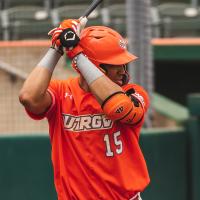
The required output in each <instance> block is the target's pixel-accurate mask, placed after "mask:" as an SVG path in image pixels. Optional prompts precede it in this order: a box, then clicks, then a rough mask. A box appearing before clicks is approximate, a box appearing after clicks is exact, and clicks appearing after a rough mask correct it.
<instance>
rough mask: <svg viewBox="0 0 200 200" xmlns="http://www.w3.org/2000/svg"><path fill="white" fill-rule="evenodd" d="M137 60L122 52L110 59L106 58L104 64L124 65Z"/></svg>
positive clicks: (126, 52)
mask: <svg viewBox="0 0 200 200" xmlns="http://www.w3.org/2000/svg"><path fill="white" fill-rule="evenodd" d="M137 58H138V57H137V56H135V55H133V54H131V53H129V52H128V51H124V52H122V53H120V54H118V55H117V56H114V57H113V58H112V57H110V58H109V59H108V58H107V59H106V63H104V64H110V65H124V64H128V63H130V62H132V61H134V60H136V59H137ZM102 63H103V62H102Z"/></svg>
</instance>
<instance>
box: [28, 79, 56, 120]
mask: <svg viewBox="0 0 200 200" xmlns="http://www.w3.org/2000/svg"><path fill="white" fill-rule="evenodd" d="M56 88H58V83H57V81H51V82H50V84H49V87H48V89H47V92H49V94H50V96H51V99H52V103H51V105H50V107H49V108H48V109H47V110H46V111H45V112H44V113H41V114H34V113H32V112H30V111H29V110H27V109H25V110H26V112H27V114H28V115H29V116H30V117H31V118H32V119H34V120H42V119H44V118H45V117H46V118H49V117H50V116H51V114H52V112H53V111H54V110H55V109H56V91H57V89H56Z"/></svg>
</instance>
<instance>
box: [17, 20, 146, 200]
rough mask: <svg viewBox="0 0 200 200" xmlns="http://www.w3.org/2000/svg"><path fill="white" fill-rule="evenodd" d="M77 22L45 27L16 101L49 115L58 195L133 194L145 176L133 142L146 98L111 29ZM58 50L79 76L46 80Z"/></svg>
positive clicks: (126, 197) (127, 199) (93, 198)
mask: <svg viewBox="0 0 200 200" xmlns="http://www.w3.org/2000/svg"><path fill="white" fill-rule="evenodd" d="M83 21H84V20H81V21H80V20H72V19H69V20H64V21H63V22H62V23H61V24H60V27H59V28H55V29H53V30H52V31H50V33H49V34H50V35H51V36H52V47H51V48H50V49H49V50H48V52H47V53H46V54H45V55H44V57H43V58H42V59H41V61H40V62H39V63H38V65H37V66H36V67H35V68H34V69H33V71H32V72H31V73H30V75H29V76H28V78H27V79H26V81H25V83H24V85H23V87H22V89H21V91H20V95H19V99H20V102H21V103H22V104H23V105H24V107H25V109H26V111H27V113H28V115H29V116H30V117H31V118H33V119H35V120H40V119H43V118H47V120H48V123H49V135H50V141H51V146H52V163H53V169H54V182H55V187H56V192H57V196H58V200H140V199H141V197H140V192H142V191H143V190H144V189H145V188H146V186H147V185H148V184H149V181H150V179H149V175H148V170H147V166H146V163H145V159H144V157H143V154H142V151H141V149H140V147H139V142H138V141H139V135H140V130H141V127H142V124H143V122H144V117H145V113H146V112H147V109H148V107H149V99H148V95H147V93H146V92H145V90H144V89H143V88H142V87H141V86H139V85H136V84H132V83H128V82H129V75H128V72H127V64H128V63H129V62H131V61H134V60H135V59H136V56H134V55H132V54H130V53H129V52H128V51H127V49H126V41H125V40H124V39H123V38H122V37H121V35H120V34H118V33H117V32H116V31H114V30H112V29H110V28H108V27H104V26H91V27H88V28H84V29H83V27H84V23H83ZM82 29H83V30H82ZM66 30H67V32H66V34H65V37H66V38H65V39H66V40H65V42H66V46H67V47H65V48H62V45H61V43H62V41H61V37H60V36H61V34H62V33H63V32H64V31H66ZM70 34H71V36H70ZM74 36H75V37H74ZM63 52H64V53H66V55H67V56H68V57H69V58H70V59H72V66H73V67H74V69H75V70H76V71H77V73H78V76H77V77H75V78H70V79H68V80H51V77H52V73H53V70H54V68H55V66H56V64H57V62H58V60H59V58H60V57H61V56H62V54H63Z"/></svg>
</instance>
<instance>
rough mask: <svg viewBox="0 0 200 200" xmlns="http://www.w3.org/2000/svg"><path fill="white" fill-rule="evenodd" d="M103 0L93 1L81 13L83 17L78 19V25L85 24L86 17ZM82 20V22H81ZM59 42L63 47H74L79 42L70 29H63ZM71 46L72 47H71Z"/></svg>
mask: <svg viewBox="0 0 200 200" xmlns="http://www.w3.org/2000/svg"><path fill="white" fill-rule="evenodd" d="M102 1H103V0H94V1H93V2H92V3H91V4H90V6H89V7H88V8H87V10H86V11H85V12H84V13H83V15H82V16H81V17H80V18H79V20H80V24H84V25H85V24H86V23H87V17H88V16H89V15H90V13H91V12H92V11H93V10H94V9H95V8H96V7H97V6H98V5H99V4H100V3H101V2H102ZM81 20H83V21H81ZM59 39H60V42H61V44H62V46H63V47H67V48H70V47H74V46H76V45H77V44H78V42H79V37H78V35H77V34H76V33H75V32H74V31H73V30H72V29H70V28H68V29H65V30H64V31H63V32H62V33H61V34H60V36H59ZM72 44H73V45H72Z"/></svg>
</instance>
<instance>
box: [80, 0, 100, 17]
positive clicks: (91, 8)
mask: <svg viewBox="0 0 200 200" xmlns="http://www.w3.org/2000/svg"><path fill="white" fill-rule="evenodd" d="M102 1H103V0H94V1H93V2H92V3H91V4H90V5H89V7H88V8H87V10H86V11H85V12H84V13H83V15H82V17H88V16H89V15H90V13H91V12H92V11H93V10H94V9H95V8H96V7H97V6H98V5H99V4H100V3H101V2H102Z"/></svg>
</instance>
